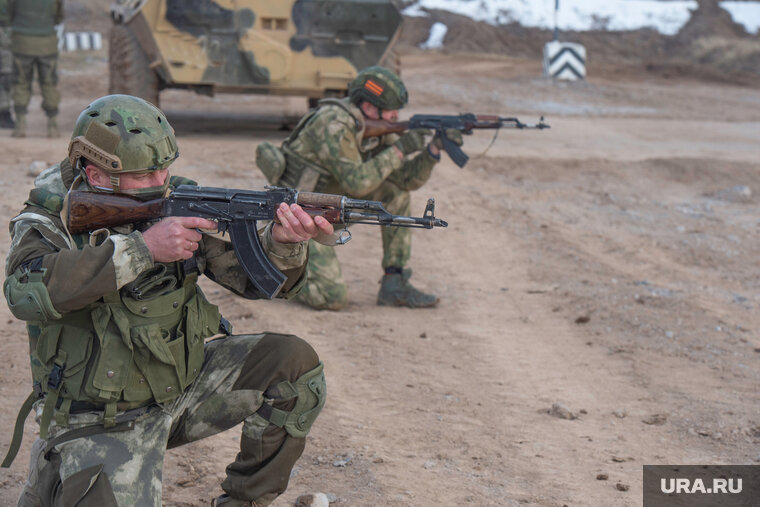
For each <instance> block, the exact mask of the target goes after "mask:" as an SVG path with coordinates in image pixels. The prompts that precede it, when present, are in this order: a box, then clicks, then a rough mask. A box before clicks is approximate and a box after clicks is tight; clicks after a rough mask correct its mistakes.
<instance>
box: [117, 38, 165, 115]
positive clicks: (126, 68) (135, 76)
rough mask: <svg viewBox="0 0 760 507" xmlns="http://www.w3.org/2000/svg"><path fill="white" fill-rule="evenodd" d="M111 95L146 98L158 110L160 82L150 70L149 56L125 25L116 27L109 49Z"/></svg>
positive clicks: (154, 72) (156, 75)
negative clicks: (121, 94)
mask: <svg viewBox="0 0 760 507" xmlns="http://www.w3.org/2000/svg"><path fill="white" fill-rule="evenodd" d="M108 74H109V84H108V92H109V93H123V94H126V95H135V96H137V97H140V98H143V99H145V100H147V101H148V102H150V103H151V104H154V105H155V106H156V107H159V103H158V92H159V85H160V79H159V77H158V74H156V71H154V70H153V69H151V68H150V62H149V61H148V55H146V54H145V51H143V49H142V48H141V47H140V43H139V42H138V41H137V37H135V35H134V34H133V33H132V31H131V30H130V29H129V27H127V26H126V25H120V24H119V25H114V26H113V28H112V29H111V38H110V42H109V46H108Z"/></svg>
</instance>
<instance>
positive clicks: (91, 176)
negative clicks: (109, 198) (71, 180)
mask: <svg viewBox="0 0 760 507" xmlns="http://www.w3.org/2000/svg"><path fill="white" fill-rule="evenodd" d="M84 172H85V174H87V181H88V182H89V183H90V185H91V186H94V187H105V188H109V187H110V186H111V178H110V177H109V175H108V174H107V173H106V172H105V171H104V170H103V169H101V168H100V167H97V166H95V165H92V164H87V165H86V166H85V168H84Z"/></svg>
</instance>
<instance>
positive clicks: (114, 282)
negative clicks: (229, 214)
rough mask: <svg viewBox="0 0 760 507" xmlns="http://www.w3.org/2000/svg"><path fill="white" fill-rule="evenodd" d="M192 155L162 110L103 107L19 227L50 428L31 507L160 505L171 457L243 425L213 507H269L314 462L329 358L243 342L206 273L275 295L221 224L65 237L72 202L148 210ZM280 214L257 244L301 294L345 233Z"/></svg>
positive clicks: (104, 103)
mask: <svg viewBox="0 0 760 507" xmlns="http://www.w3.org/2000/svg"><path fill="white" fill-rule="evenodd" d="M178 156H179V151H178V148H177V144H176V139H175V137H174V131H173V130H172V128H171V126H170V125H169V123H168V121H167V120H166V117H165V116H164V115H163V113H162V112H161V111H160V110H158V109H157V108H155V107H154V106H153V105H151V104H149V103H148V102H146V101H144V100H143V99H139V98H137V97H132V96H127V95H109V96H107V97H102V98H100V99H98V100H96V101H95V102H93V103H92V104H90V105H89V106H88V107H87V108H85V110H84V111H82V113H81V114H80V115H79V118H78V119H77V122H76V124H75V126H74V133H73V135H72V142H71V144H70V145H69V154H68V157H67V158H66V159H64V160H63V161H62V162H60V163H59V164H57V165H55V166H53V167H51V168H50V169H48V170H46V171H45V172H43V173H42V174H41V175H40V176H39V177H38V178H37V179H36V180H35V188H34V189H33V190H32V191H31V193H30V195H29V199H28V200H27V201H26V207H25V208H24V210H23V211H22V213H21V214H20V215H19V216H17V217H15V218H14V219H13V220H12V221H11V238H12V242H11V245H10V250H9V253H8V260H7V264H6V275H7V280H6V282H5V284H4V286H3V287H4V292H5V295H6V299H7V301H8V305H9V307H10V308H11V311H12V313H13V314H14V316H16V317H17V318H19V319H21V320H24V321H27V331H28V333H29V340H30V353H31V365H32V377H33V386H34V392H33V393H31V394H30V396H29V398H28V399H27V402H26V403H25V405H24V408H22V415H23V416H24V417H25V416H26V414H27V413H28V411H29V410H30V409H31V408H32V406H33V408H34V410H35V413H36V416H37V421H38V423H39V424H40V438H39V439H37V440H36V441H35V443H34V445H33V446H32V458H31V463H30V467H29V478H28V480H27V482H26V484H25V487H24V491H23V492H22V494H21V497H20V499H19V503H18V505H19V506H35V507H39V506H53V505H56V506H57V505H65V506H73V505H77V506H79V507H116V506H122V507H126V506H154V505H161V491H162V487H161V478H162V467H163V463H164V452H165V450H166V449H167V447H168V448H172V447H177V446H180V445H184V444H186V443H188V442H192V441H195V440H199V439H201V438H205V437H207V436H210V435H213V434H215V433H219V432H221V431H224V430H226V429H229V428H232V427H234V426H236V425H238V424H239V423H243V424H242V435H241V438H240V452H239V453H238V454H237V457H234V461H232V462H231V463H230V464H229V465H228V466H227V469H226V474H227V477H226V479H225V480H224V482H223V483H222V489H223V490H224V491H225V494H224V495H222V496H220V497H218V498H217V499H216V500H215V505H218V506H221V505H224V506H225V507H241V506H249V507H250V506H251V505H268V504H269V503H270V502H271V501H272V500H273V499H274V498H275V497H277V496H278V495H279V494H280V493H282V492H283V491H285V488H286V487H287V484H288V479H289V477H290V472H291V469H292V468H293V466H294V465H295V463H296V461H297V460H298V458H299V457H300V456H301V453H302V452H303V449H304V446H305V442H306V438H305V437H306V434H307V433H308V432H309V428H310V427H311V425H312V423H313V422H314V421H315V419H316V418H317V415H318V414H319V412H320V410H321V409H322V406H323V405H324V402H325V396H326V391H325V379H324V374H323V365H322V362H321V361H319V358H318V357H317V353H316V352H315V351H314V349H313V348H312V347H311V346H310V345H309V344H308V343H306V342H305V341H304V340H302V339H300V338H298V337H296V336H292V335H282V334H274V333H262V334H255V335H233V334H231V329H230V328H231V326H230V324H229V322H227V321H226V320H225V319H224V318H222V316H221V315H220V313H219V309H218V308H217V307H216V305H213V304H211V303H210V302H209V301H208V300H207V299H206V297H205V296H204V295H203V292H202V291H201V289H200V287H199V286H198V285H197V280H198V278H199V276H200V275H202V274H205V275H207V276H208V277H209V278H210V279H211V280H213V281H215V282H216V283H218V284H220V285H222V286H224V287H226V288H228V289H230V290H231V291H233V292H235V293H236V294H239V295H241V296H243V297H246V298H249V299H255V298H257V297H260V293H259V292H258V290H257V289H256V288H255V287H254V286H253V284H252V283H251V282H250V281H249V280H248V277H247V276H246V275H245V272H244V271H243V268H242V266H240V264H239V262H238V260H237V256H236V255H235V252H234V250H233V247H232V245H231V244H230V243H229V242H227V241H224V240H222V239H221V238H218V237H215V236H211V235H202V234H201V233H200V232H199V231H198V228H206V229H214V230H215V229H216V228H217V225H216V223H215V222H212V221H210V220H205V219H202V218H198V217H168V218H164V219H162V220H160V221H156V222H151V223H148V224H145V223H142V224H127V225H125V226H119V227H114V228H113V229H108V230H106V229H100V230H99V231H96V232H94V233H93V234H87V233H84V234H74V235H70V234H69V233H68V231H67V230H66V228H65V226H64V218H63V215H62V210H63V209H64V206H63V203H64V198H65V196H66V195H67V193H68V191H69V190H70V189H78V190H88V191H92V192H101V193H106V194H120V195H129V196H132V197H134V198H137V199H140V200H150V199H155V198H158V197H161V196H163V195H165V193H166V191H167V189H170V188H173V187H174V186H176V185H180V184H192V185H195V182H192V181H190V180H187V179H186V178H181V177H178V176H170V175H169V165H170V164H171V163H172V162H174V160H175V159H176V158H177V157H178ZM277 217H278V219H279V223H278V224H273V223H271V222H270V223H269V224H268V225H266V226H264V227H262V228H261V229H260V230H259V236H260V237H261V242H262V246H263V248H264V250H265V252H266V253H267V256H268V257H269V259H270V260H271V261H272V263H273V264H274V265H275V266H276V267H277V268H278V269H279V270H280V271H282V272H283V274H285V275H286V276H287V279H286V281H285V283H284V286H283V290H282V292H281V294H280V296H281V297H287V296H290V295H293V294H294V293H296V292H297V291H298V289H299V288H300V287H301V286H302V285H303V282H304V279H305V271H306V262H307V243H306V240H308V239H310V238H313V237H316V236H317V235H318V234H319V233H324V234H332V233H333V227H332V225H330V223H329V222H327V220H325V219H324V218H322V217H315V218H313V219H312V218H311V217H310V216H309V215H308V214H307V213H306V212H305V211H304V210H303V209H301V208H300V207H299V206H298V205H295V204H293V205H291V206H288V205H287V204H284V203H280V205H279V208H278V209H277ZM254 233H255V231H254ZM215 335H216V336H218V338H216V339H213V340H210V341H208V342H206V339H207V338H210V337H212V336H215ZM23 420H24V419H23V417H22V418H21V419H20V421H21V424H20V425H19V426H17V427H16V431H14V439H13V442H14V444H13V445H11V449H18V445H17V444H18V443H19V442H20V438H21V435H20V429H22V428H23ZM14 453H15V451H13V450H12V451H10V452H9V456H8V457H7V458H6V461H5V462H4V463H3V466H8V465H9V464H10V463H9V460H12V457H13V454H14Z"/></svg>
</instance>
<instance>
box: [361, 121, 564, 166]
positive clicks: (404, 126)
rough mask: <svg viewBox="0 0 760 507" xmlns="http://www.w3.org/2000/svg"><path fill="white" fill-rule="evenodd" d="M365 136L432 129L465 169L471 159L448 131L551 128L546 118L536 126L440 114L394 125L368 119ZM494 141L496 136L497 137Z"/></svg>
mask: <svg viewBox="0 0 760 507" xmlns="http://www.w3.org/2000/svg"><path fill="white" fill-rule="evenodd" d="M364 125H365V127H364V137H377V136H383V135H385V134H390V133H394V134H400V133H402V132H404V131H407V130H411V129H430V130H434V131H435V134H436V135H437V136H438V137H440V138H441V142H442V144H443V149H444V150H445V151H446V153H448V154H449V157H451V160H453V161H454V163H455V164H456V165H458V166H459V167H464V165H465V164H466V163H467V161H468V160H470V157H468V156H467V154H466V153H465V152H464V151H462V148H460V147H459V146H457V144H456V143H455V142H453V141H452V140H451V139H449V138H448V137H446V130H447V129H455V130H458V131H460V132H462V133H464V134H472V131H473V129H502V128H514V129H520V130H523V129H538V130H543V129H548V128H551V127H550V126H549V125H547V124H546V123H544V117H543V116H542V117H541V119H540V120H539V121H538V123H536V124H530V123H523V122H521V121H520V120H518V119H517V118H507V117H504V116H497V115H490V114H472V113H467V114H460V115H438V114H415V115H414V116H412V117H411V118H409V120H407V121H399V122H392V121H386V120H372V119H365V120H364ZM494 139H496V137H495V136H494Z"/></svg>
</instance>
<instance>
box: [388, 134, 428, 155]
mask: <svg viewBox="0 0 760 507" xmlns="http://www.w3.org/2000/svg"><path fill="white" fill-rule="evenodd" d="M426 135H427V136H429V135H431V132H430V131H429V130H427V129H414V130H410V131H409V132H407V133H406V134H404V135H403V136H401V137H399V139H398V141H396V142H395V143H393V146H395V147H396V148H398V149H399V151H401V153H403V154H404V155H409V154H410V153H414V152H415V151H420V150H422V149H423V148H424V147H425V136H426Z"/></svg>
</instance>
